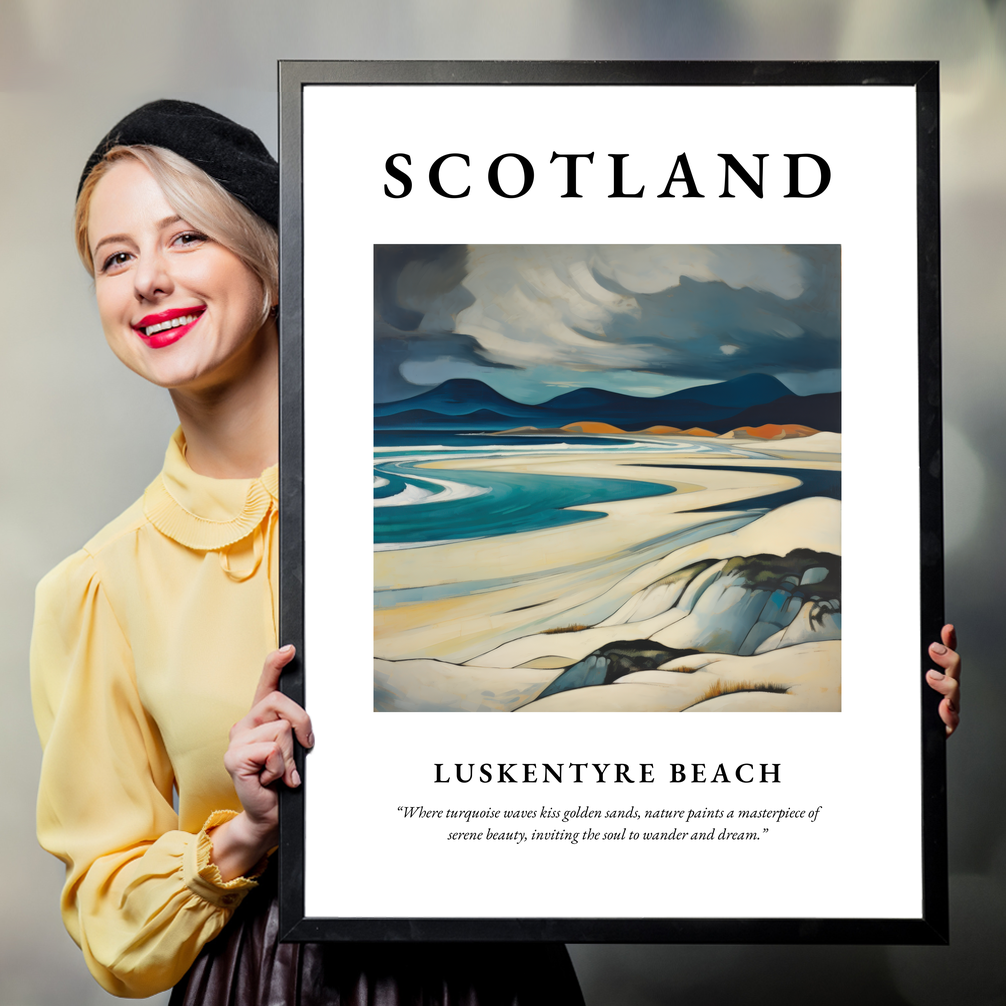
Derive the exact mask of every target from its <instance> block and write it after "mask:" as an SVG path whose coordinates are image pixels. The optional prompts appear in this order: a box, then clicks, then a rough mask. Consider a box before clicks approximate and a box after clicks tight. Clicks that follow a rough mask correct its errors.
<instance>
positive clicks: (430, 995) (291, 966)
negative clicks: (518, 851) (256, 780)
mask: <svg viewBox="0 0 1006 1006" xmlns="http://www.w3.org/2000/svg"><path fill="white" fill-rule="evenodd" d="M274 872H275V871H273V870H270V871H269V872H268V874H267V875H266V877H264V878H263V881H264V882H263V883H262V884H261V885H260V886H259V887H258V888H257V889H256V890H254V891H252V892H251V893H250V894H249V895H248V897H246V898H245V900H244V902H243V903H242V905H241V907H240V908H239V909H238V910H237V911H236V912H235V913H234V917H233V918H232V919H231V921H230V922H229V923H228V924H227V927H226V928H225V929H224V930H223V932H222V933H221V934H220V935H219V936H218V937H217V938H216V939H215V940H213V941H212V942H210V943H208V944H207V945H206V946H205V947H203V950H202V952H201V953H200V954H199V956H198V957H197V958H196V961H195V963H194V964H193V965H192V967H191V968H190V969H189V972H188V974H187V975H186V976H185V978H184V979H182V981H181V982H179V984H178V985H176V986H175V989H174V991H173V992H172V993H171V1000H170V1006H583V996H582V994H581V993H580V986H579V983H578V982H577V979H576V973H575V972H574V970H573V965H572V963H571V962H570V959H569V954H568V953H567V952H566V948H565V946H563V945H562V944H561V943H280V942H279V939H278V938H279V911H278V906H277V901H276V890H275V882H274V880H273V876H272V875H274Z"/></svg>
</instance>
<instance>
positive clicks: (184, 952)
mask: <svg viewBox="0 0 1006 1006" xmlns="http://www.w3.org/2000/svg"><path fill="white" fill-rule="evenodd" d="M184 452H185V441H184V439H183V437H182V434H181V431H180V430H179V431H177V432H176V433H175V435H174V436H173V437H172V439H171V443H170V445H169V446H168V452H167V456H166V458H165V462H164V469H163V470H162V472H161V473H160V475H158V477H157V478H156V479H155V480H154V481H153V482H152V483H151V484H150V486H149V487H148V488H147V490H146V492H145V493H144V495H143V498H142V499H141V500H138V501H137V502H136V503H135V504H133V506H131V507H130V508H129V509H128V510H127V511H126V512H125V513H124V514H122V516H121V517H119V518H118V519H117V520H114V521H113V522H112V523H111V524H109V525H108V526H107V527H106V528H104V529H103V530H102V531H100V532H99V533H98V534H97V535H96V536H95V537H94V538H92V539H91V541H89V542H88V543H87V544H86V545H85V546H84V548H83V549H82V550H81V551H79V552H77V553H76V554H75V555H72V556H70V558H68V559H66V560H65V561H64V562H62V563H61V564H60V565H59V566H57V567H56V568H55V569H54V570H53V571H52V572H51V573H49V574H48V575H47V576H46V577H45V578H44V579H43V580H42V582H41V583H40V584H39V586H38V592H37V595H36V609H35V627H34V632H33V635H32V648H31V683H32V701H33V704H34V709H35V722H36V725H37V727H38V732H39V736H40V737H41V740H42V746H43V749H44V755H43V759H42V779H41V784H40V787H39V795H38V836H39V841H40V843H41V844H42V846H43V848H45V849H47V850H48V851H49V852H51V853H52V854H53V855H54V856H58V857H59V858H60V859H61V860H62V861H63V862H64V863H65V864H66V884H65V886H64V887H63V894H62V911H63V920H64V922H65V924H66V928H67V929H68V930H69V933H70V935H71V936H72V937H73V938H74V940H75V941H76V942H77V943H78V944H79V945H80V947H81V949H82V950H83V951H84V957H85V959H86V961H87V966H88V967H89V968H90V970H91V973H92V974H93V975H94V977H95V978H96V979H97V980H98V982H99V983H100V984H101V985H102V986H103V987H104V988H105V989H107V990H108V991H109V992H112V993H114V994H115V995H119V996H149V995H153V994H154V993H155V992H160V991H162V990H164V989H167V988H170V987H171V986H172V985H174V984H175V983H176V982H177V981H178V980H179V979H181V977H182V976H183V975H184V974H185V972H186V971H187V970H188V968H189V967H190V965H191V964H192V962H193V960H194V959H195V957H196V955H197V954H198V953H199V951H200V949H201V948H202V947H203V945H204V944H205V943H207V942H208V941H209V940H211V939H213V937H214V936H216V935H217V934H218V933H219V932H220V930H221V929H222V928H223V926H224V925H225V923H226V922H227V921H228V919H229V918H230V917H231V914H232V913H233V911H234V909H235V908H236V907H237V905H239V904H240V903H241V901H242V899H243V898H244V896H245V894H246V893H247V891H248V890H249V889H250V888H252V887H254V886H255V882H254V880H250V879H247V878H244V877H239V878H237V879H235V880H231V881H229V882H226V883H225V882H223V880H222V878H221V876H220V873H219V871H218V870H217V868H216V867H215V866H214V865H213V864H212V863H210V861H209V855H210V841H209V838H208V837H207V835H206V829H207V828H212V827H213V826H214V825H217V824H220V823H222V822H223V821H225V820H228V819H229V818H230V817H232V816H233V815H234V814H236V813H237V812H238V811H240V809H241V805H240V803H239V801H238V799H237V795H236V794H235V792H234V787H233V785H232V784H231V780H230V776H229V775H228V774H227V771H226V769H225V768H224V763H223V757H224V752H225V751H226V749H227V743H228V731H229V730H230V728H231V726H232V725H233V724H234V723H235V722H236V721H237V720H239V719H241V717H243V716H244V715H245V714H246V713H247V712H248V709H249V707H250V705H251V700H252V697H253V695H254V693H255V686H256V684H257V682H258V679H259V675H260V673H261V670H262V661H263V659H264V658H265V656H266V654H267V653H268V652H269V651H270V650H272V649H274V648H275V646H276V624H277V588H278V562H277V559H278V556H277V550H278V545H277V535H276V528H277V492H278V471H277V468H276V467H273V468H269V469H267V470H266V471H265V472H263V474H262V476H261V477H260V478H258V479H227V480H223V479H212V478H207V477H205V476H201V475H197V474H196V473H195V472H193V471H192V470H191V469H190V468H189V466H188V464H187V463H186V461H185V456H184ZM172 786H174V788H175V789H176V790H177V794H178V811H177V813H176V812H175V810H174V809H173V795H172Z"/></svg>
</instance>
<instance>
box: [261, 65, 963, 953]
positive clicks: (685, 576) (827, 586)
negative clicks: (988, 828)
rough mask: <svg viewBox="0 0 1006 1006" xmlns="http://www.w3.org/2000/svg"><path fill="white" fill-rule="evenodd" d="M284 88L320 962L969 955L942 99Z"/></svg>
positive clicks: (393, 86) (771, 84) (291, 462)
mask: <svg viewBox="0 0 1006 1006" xmlns="http://www.w3.org/2000/svg"><path fill="white" fill-rule="evenodd" d="M280 87H281V122H280V127H281V129H280V133H281V144H280V147H281V166H282V228H281V242H282V246H281V247H282V271H281V282H282V292H281V333H282V334H281V338H282V345H283V361H282V393H283V399H282V466H281V472H282V489H281V491H282V499H283V522H282V556H283V558H282V562H283V577H282V603H281V611H282V616H281V621H282V626H281V636H282V639H283V640H284V641H292V642H295V643H296V644H297V646H298V661H297V663H296V665H295V666H294V669H293V672H292V673H291V674H289V675H288V676H287V679H286V684H285V687H286V689H287V691H288V693H289V694H291V695H293V696H294V697H295V698H297V699H298V700H299V701H303V702H305V704H306V707H307V709H308V711H309V712H310V713H311V716H312V718H313V722H314V727H315V734H316V736H317V738H318V743H317V746H316V748H315V749H314V750H313V751H312V752H311V754H310V756H309V757H307V758H303V757H301V765H302V768H301V773H302V776H303V777H304V779H305V785H304V787H303V789H302V790H299V791H297V792H294V793H284V794H283V803H282V843H281V852H282V855H281V883H282V890H281V907H282V923H283V927H284V931H285V932H286V933H287V938H288V939H294V940H298V939H366V940H370V939H423V940H564V941H573V942H585V941H617V942H642V941H684V942H698V941H734V942H738V941H739V942H799V941H808V942H883V943H893V942H940V941H944V940H945V939H946V936H947V888H946V842H945V803H944V761H943V759H944V752H943V728H942V724H941V723H940V721H939V719H938V716H937V713H936V706H937V704H938V701H937V700H938V696H936V695H935V694H930V692H929V690H928V688H926V686H925V684H924V678H923V675H924V672H925V669H926V667H928V664H927V662H926V660H927V658H926V647H927V645H928V642H929V641H931V640H935V639H937V638H938V631H939V628H940V626H941V624H942V546H941V542H942V524H941V485H940V470H939V458H940V453H939V452H940V413H939V228H938V221H939V216H938V133H937V115H938V74H937V68H936V66H935V65H934V64H928V63H926V64H916V63H911V64H910V63H890V64H888V63H884V64H879V63H869V64H866V63H855V64H854V63H832V64H762V63H755V64H741V63H729V64H724V63H696V64H689V63H684V64H675V63H589V64H588V63H324V62H323V63H282V64H281V69H280ZM368 468H369V469H370V476H369V477H370V478H372V490H373V491H372V496H371V497H370V498H367V497H366V496H365V494H364V492H363V484H362V482H363V480H364V479H365V478H366V477H368V476H367V475H366V474H365V473H366V471H367V470H368ZM681 713H688V714H690V715H678V714H681ZM697 713H706V714H711V715H694V714H697ZM532 714H536V715H532Z"/></svg>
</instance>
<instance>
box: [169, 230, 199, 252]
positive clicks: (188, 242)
mask: <svg viewBox="0 0 1006 1006" xmlns="http://www.w3.org/2000/svg"><path fill="white" fill-rule="evenodd" d="M205 240H206V235H205V234H200V233H199V232H198V231H186V232H185V233H184V234H179V235H178V237H176V238H175V241H174V243H175V244H176V245H180V246H181V247H182V248H191V247H192V246H193V245H197V244H202V243H203V242H204V241H205Z"/></svg>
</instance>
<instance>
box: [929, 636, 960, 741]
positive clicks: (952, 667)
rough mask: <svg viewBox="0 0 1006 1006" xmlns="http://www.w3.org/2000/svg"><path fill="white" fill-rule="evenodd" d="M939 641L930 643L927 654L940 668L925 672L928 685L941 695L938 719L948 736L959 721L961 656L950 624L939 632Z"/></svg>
mask: <svg viewBox="0 0 1006 1006" xmlns="http://www.w3.org/2000/svg"><path fill="white" fill-rule="evenodd" d="M940 639H941V640H942V642H940V643H931V644H930V646H929V656H930V657H931V658H932V660H933V661H934V663H936V664H939V666H940V667H941V668H942V670H939V671H938V670H935V669H932V670H929V671H927V672H926V682H927V683H928V684H929V687H930V688H932V689H934V690H935V691H937V692H939V693H940V695H942V696H943V700H942V701H941V702H940V706H939V712H940V719H942V720H943V722H944V724H945V725H946V729H947V736H948V737H949V736H950V735H951V734H952V733H953V732H954V731H955V730H956V729H957V725H958V724H959V723H960V721H961V716H960V709H961V707H960V690H961V686H960V674H961V657H960V654H959V653H958V652H957V650H956V647H957V632H956V630H955V629H954V627H953V626H952V625H944V626H943V629H942V631H941V632H940Z"/></svg>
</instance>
